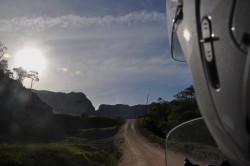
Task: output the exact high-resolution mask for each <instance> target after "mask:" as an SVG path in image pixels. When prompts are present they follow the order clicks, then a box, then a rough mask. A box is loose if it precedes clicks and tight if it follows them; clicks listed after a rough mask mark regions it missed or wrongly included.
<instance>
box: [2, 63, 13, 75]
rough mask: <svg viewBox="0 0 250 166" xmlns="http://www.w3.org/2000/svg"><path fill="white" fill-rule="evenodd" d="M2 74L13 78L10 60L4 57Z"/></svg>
mask: <svg viewBox="0 0 250 166" xmlns="http://www.w3.org/2000/svg"><path fill="white" fill-rule="evenodd" d="M0 75H5V76H7V77H9V78H13V73H12V72H11V71H10V70H9V69H8V60H5V59H3V60H1V61H0Z"/></svg>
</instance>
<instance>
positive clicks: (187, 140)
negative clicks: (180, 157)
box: [137, 86, 225, 162]
mask: <svg viewBox="0 0 250 166" xmlns="http://www.w3.org/2000/svg"><path fill="white" fill-rule="evenodd" d="M148 107H149V109H148V111H147V114H146V116H145V117H141V118H140V119H138V121H137V123H138V126H139V129H140V131H141V133H142V134H143V135H144V136H145V137H147V138H148V139H149V140H150V141H151V142H153V143H157V144H159V145H160V146H162V147H165V144H166V135H167V134H168V132H169V131H170V130H171V129H173V128H174V127H176V126H178V125H179V124H181V123H183V122H186V121H188V120H191V119H194V118H198V117H200V116H201V115H200V113H199V110H198V106H197V103H196V98H195V92H194V88H193V86H189V87H188V88H186V89H184V90H183V91H181V92H179V93H177V94H176V95H174V100H172V101H170V102H169V101H165V100H163V99H162V98H159V99H158V101H157V102H155V103H152V104H150V105H149V106H148ZM167 145H168V147H167V148H168V150H171V151H174V152H176V153H177V152H178V153H183V154H184V156H187V157H190V156H191V157H192V158H195V159H197V160H201V161H210V162H213V161H218V160H220V161H222V160H223V159H225V158H224V155H223V154H222V153H221V152H220V150H219V149H218V148H217V147H216V144H215V142H214V140H213V138H212V137H211V135H210V133H209V131H208V129H207V127H206V125H205V123H204V122H203V120H200V121H199V123H198V124H194V123H193V124H192V125H190V126H188V125H185V126H183V127H179V128H178V129H177V130H175V131H174V134H172V135H171V137H170V138H169V140H168V142H167Z"/></svg>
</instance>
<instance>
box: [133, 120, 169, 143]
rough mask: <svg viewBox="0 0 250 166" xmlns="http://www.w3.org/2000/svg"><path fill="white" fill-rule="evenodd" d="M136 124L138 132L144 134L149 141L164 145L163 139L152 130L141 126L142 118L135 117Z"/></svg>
mask: <svg viewBox="0 0 250 166" xmlns="http://www.w3.org/2000/svg"><path fill="white" fill-rule="evenodd" d="M137 125H138V128H139V131H140V133H141V134H142V135H143V136H145V137H146V138H147V139H148V140H149V141H150V142H152V143H156V144H158V145H160V146H162V147H165V139H163V138H161V137H159V136H157V135H155V134H154V133H153V132H152V131H150V130H149V129H148V128H146V127H144V126H143V118H139V119H137Z"/></svg>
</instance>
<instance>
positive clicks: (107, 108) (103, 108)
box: [96, 104, 146, 119]
mask: <svg viewBox="0 0 250 166" xmlns="http://www.w3.org/2000/svg"><path fill="white" fill-rule="evenodd" d="M145 109H146V108H145V105H134V106H129V105H123V104H117V105H105V104H102V105H100V106H99V108H98V110H97V112H96V114H98V115H107V116H119V117H122V118H126V119H133V118H138V117H139V116H143V115H144V111H145Z"/></svg>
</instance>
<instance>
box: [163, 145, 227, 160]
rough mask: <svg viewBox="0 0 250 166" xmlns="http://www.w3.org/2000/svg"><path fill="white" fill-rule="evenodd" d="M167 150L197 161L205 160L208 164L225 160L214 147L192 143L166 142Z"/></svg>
mask: <svg viewBox="0 0 250 166" xmlns="http://www.w3.org/2000/svg"><path fill="white" fill-rule="evenodd" d="M167 145H168V149H169V150H171V151H174V152H179V153H183V154H188V156H191V157H192V158H194V159H197V160H201V161H204V160H207V161H210V162H217V161H223V160H225V156H224V155H223V153H222V152H221V151H220V150H219V149H218V148H217V147H215V146H210V145H204V144H200V143H193V142H175V141H168V142H167Z"/></svg>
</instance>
